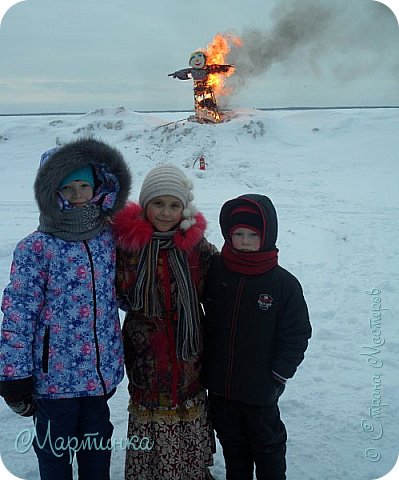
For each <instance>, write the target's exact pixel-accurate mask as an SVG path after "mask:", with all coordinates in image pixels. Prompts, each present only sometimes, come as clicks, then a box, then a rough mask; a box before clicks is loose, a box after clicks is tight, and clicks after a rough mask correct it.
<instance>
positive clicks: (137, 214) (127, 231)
mask: <svg viewBox="0 0 399 480" xmlns="http://www.w3.org/2000/svg"><path fill="white" fill-rule="evenodd" d="M194 218H195V223H194V224H193V225H191V227H189V228H188V229H187V230H182V229H180V228H179V229H178V230H177V231H176V233H175V235H174V237H173V240H174V243H175V245H176V247H177V248H178V249H179V250H182V251H184V252H189V251H190V250H192V249H193V248H194V247H195V246H196V245H197V244H198V243H199V242H200V241H201V240H202V238H203V237H204V232H205V229H206V225H207V222H206V220H205V218H204V216H203V215H202V213H200V212H197V213H196V215H195V217H194ZM112 230H113V234H114V237H115V241H116V245H117V246H118V247H119V248H120V249H122V250H126V251H128V252H136V251H138V250H140V249H141V248H143V247H144V246H145V245H147V244H148V243H149V242H150V241H151V237H152V234H153V233H154V227H153V226H152V224H151V223H150V222H149V221H148V220H147V219H146V218H145V214H144V209H143V208H142V207H141V206H140V205H138V204H137V203H133V202H129V203H128V204H127V205H126V207H125V208H124V209H123V210H121V211H120V212H118V213H117V214H116V215H115V217H114V218H113V220H112Z"/></svg>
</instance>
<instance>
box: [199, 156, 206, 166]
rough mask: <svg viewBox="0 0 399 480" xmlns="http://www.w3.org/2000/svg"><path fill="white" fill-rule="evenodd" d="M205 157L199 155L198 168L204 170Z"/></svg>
mask: <svg viewBox="0 0 399 480" xmlns="http://www.w3.org/2000/svg"><path fill="white" fill-rule="evenodd" d="M205 165H206V164H205V158H204V157H203V156H202V155H201V156H200V158H199V169H200V170H205Z"/></svg>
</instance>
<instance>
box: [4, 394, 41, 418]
mask: <svg viewBox="0 0 399 480" xmlns="http://www.w3.org/2000/svg"><path fill="white" fill-rule="evenodd" d="M4 400H5V402H6V404H7V405H8V406H9V407H10V408H11V410H13V411H14V412H15V413H18V415H21V416H22V417H31V416H32V415H33V414H34V413H35V411H36V406H35V404H34V402H33V398H32V395H30V394H26V395H12V396H7V397H4Z"/></svg>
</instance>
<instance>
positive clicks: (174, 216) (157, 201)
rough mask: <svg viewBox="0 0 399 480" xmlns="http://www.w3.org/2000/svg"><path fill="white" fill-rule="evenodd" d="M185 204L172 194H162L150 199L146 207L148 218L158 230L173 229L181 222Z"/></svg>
mask: <svg viewBox="0 0 399 480" xmlns="http://www.w3.org/2000/svg"><path fill="white" fill-rule="evenodd" d="M183 210H184V206H183V204H182V202H181V201H180V200H179V199H178V198H177V197H173V196H172V195H161V196H160V197H155V198H153V199H152V200H150V201H149V202H148V204H147V207H146V212H145V213H146V216H147V220H148V221H149V222H150V223H152V225H153V226H154V228H155V230H158V232H168V231H169V230H173V229H174V228H175V227H176V225H178V224H179V223H180V222H181V219H182V214H183Z"/></svg>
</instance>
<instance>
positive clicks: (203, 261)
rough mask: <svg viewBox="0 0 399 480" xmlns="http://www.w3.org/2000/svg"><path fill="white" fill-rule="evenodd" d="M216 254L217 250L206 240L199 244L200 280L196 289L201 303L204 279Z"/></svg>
mask: <svg viewBox="0 0 399 480" xmlns="http://www.w3.org/2000/svg"><path fill="white" fill-rule="evenodd" d="M215 253H217V248H216V247H215V245H213V244H212V243H210V242H208V240H207V239H206V238H204V239H203V240H202V242H201V243H200V250H199V264H200V279H199V283H198V287H197V291H198V298H199V300H200V301H202V298H203V292H204V284H205V279H206V278H207V276H208V270H209V267H210V265H211V260H212V257H213V255H215Z"/></svg>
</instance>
